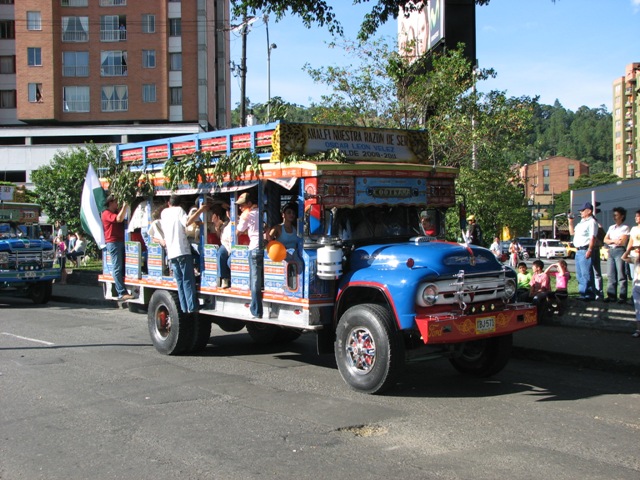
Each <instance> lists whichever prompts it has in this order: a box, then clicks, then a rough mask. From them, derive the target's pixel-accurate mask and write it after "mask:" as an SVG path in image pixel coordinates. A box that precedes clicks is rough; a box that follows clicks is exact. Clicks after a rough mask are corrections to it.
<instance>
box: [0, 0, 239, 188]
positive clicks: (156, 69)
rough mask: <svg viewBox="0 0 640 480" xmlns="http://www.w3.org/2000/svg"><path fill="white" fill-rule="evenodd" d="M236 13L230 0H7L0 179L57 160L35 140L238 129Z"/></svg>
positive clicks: (0, 83)
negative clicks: (233, 52)
mask: <svg viewBox="0 0 640 480" xmlns="http://www.w3.org/2000/svg"><path fill="white" fill-rule="evenodd" d="M229 15H230V13H229V2H228V0H197V1H196V0H194V1H191V0H190V1H186V0H185V1H180V0H146V1H144V2H141V1H136V0H18V1H14V0H0V150H1V151H2V154H0V179H2V174H3V173H4V175H5V176H7V173H8V176H9V177H11V180H12V181H17V182H18V183H20V182H25V183H29V173H30V170H32V169H33V168H37V166H39V165H42V164H46V163H48V161H49V160H50V157H48V158H46V157H41V156H40V155H39V152H41V151H44V149H43V148H34V146H36V145H37V146H38V147H42V146H44V145H47V146H50V147H51V148H49V149H48V151H50V150H52V149H56V147H60V149H64V148H63V147H66V146H68V145H70V144H76V145H78V144H80V145H81V144H83V143H84V142H85V141H89V140H94V141H95V142H96V143H119V142H123V141H127V140H129V141H137V140H144V139H151V138H158V137H160V136H170V135H177V134H182V133H185V132H188V133H195V132H197V131H202V130H214V129H221V128H229V127H230V124H231V110H230V103H231V100H230V98H231V82H230V81H229V76H230V67H229V63H230V62H229V48H228V46H229ZM69 127H73V128H72V129H70V128H69ZM102 127H104V132H103V131H102ZM50 132H55V134H53V135H52V134H51V133H50ZM34 156H36V157H37V158H35V159H34ZM26 159H28V160H29V161H27V160H26ZM20 165H24V167H23V169H20ZM16 166H17V167H16ZM16 168H19V169H20V170H18V171H16V170H15V169H16Z"/></svg>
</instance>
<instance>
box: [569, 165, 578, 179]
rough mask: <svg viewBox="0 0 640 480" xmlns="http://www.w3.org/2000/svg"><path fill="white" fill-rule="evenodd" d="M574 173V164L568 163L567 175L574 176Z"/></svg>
mask: <svg viewBox="0 0 640 480" xmlns="http://www.w3.org/2000/svg"><path fill="white" fill-rule="evenodd" d="M575 175H576V172H575V169H574V166H573V165H569V176H570V177H575Z"/></svg>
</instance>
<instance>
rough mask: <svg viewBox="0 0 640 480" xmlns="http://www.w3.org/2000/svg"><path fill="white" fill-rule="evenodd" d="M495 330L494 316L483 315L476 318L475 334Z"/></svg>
mask: <svg viewBox="0 0 640 480" xmlns="http://www.w3.org/2000/svg"><path fill="white" fill-rule="evenodd" d="M495 331H496V318H495V317H483V318H476V335H480V334H483V333H492V332H495Z"/></svg>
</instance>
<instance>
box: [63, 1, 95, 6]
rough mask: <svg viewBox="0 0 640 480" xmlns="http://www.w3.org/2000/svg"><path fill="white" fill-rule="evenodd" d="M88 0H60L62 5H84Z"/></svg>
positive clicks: (86, 4)
mask: <svg viewBox="0 0 640 480" xmlns="http://www.w3.org/2000/svg"><path fill="white" fill-rule="evenodd" d="M88 4H89V0H62V6H63V7H86V6H88Z"/></svg>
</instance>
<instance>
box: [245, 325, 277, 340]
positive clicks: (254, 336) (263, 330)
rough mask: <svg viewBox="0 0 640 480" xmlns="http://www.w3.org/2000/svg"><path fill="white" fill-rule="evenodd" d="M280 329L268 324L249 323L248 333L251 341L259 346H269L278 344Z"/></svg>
mask: <svg viewBox="0 0 640 480" xmlns="http://www.w3.org/2000/svg"><path fill="white" fill-rule="evenodd" d="M279 330H280V327H278V326H277V325H269V324H267V323H247V332H249V336H250V337H251V340H253V341H254V342H256V343H257V344H258V345H269V344H271V343H275V342H276V338H277V336H278V333H279Z"/></svg>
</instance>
